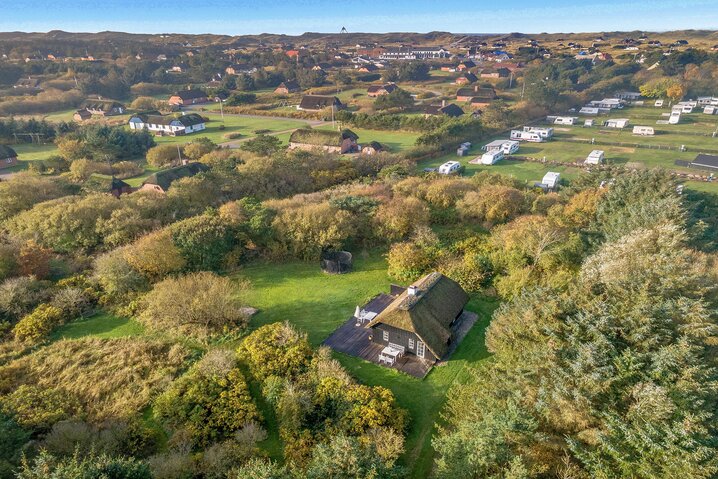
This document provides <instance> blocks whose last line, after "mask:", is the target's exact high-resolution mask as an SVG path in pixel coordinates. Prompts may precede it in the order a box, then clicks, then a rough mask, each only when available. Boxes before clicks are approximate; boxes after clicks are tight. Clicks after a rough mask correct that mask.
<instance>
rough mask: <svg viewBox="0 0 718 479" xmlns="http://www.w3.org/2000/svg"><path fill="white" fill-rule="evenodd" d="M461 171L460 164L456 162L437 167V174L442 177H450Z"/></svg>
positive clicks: (448, 162)
mask: <svg viewBox="0 0 718 479" xmlns="http://www.w3.org/2000/svg"><path fill="white" fill-rule="evenodd" d="M460 169H461V163H459V162H458V161H447V162H446V163H444V164H443V165H441V166H440V167H439V173H441V174H442V175H452V174H455V173H458V171H459V170H460Z"/></svg>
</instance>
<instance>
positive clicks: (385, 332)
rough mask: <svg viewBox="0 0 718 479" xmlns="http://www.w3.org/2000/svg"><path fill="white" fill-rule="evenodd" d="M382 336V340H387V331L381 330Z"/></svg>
mask: <svg viewBox="0 0 718 479" xmlns="http://www.w3.org/2000/svg"><path fill="white" fill-rule="evenodd" d="M382 338H384V341H389V331H382Z"/></svg>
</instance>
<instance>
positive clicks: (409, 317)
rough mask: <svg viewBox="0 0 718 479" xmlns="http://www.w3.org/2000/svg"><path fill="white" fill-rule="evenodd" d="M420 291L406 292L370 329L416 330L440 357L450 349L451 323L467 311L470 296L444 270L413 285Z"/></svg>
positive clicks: (372, 322) (398, 297)
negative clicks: (378, 326) (380, 325)
mask: <svg viewBox="0 0 718 479" xmlns="http://www.w3.org/2000/svg"><path fill="white" fill-rule="evenodd" d="M412 286H416V287H417V288H418V291H419V292H418V294H417V295H416V296H411V295H410V294H409V292H408V290H407V291H404V292H403V293H401V294H400V295H399V296H397V297H396V299H395V300H394V301H393V302H392V303H391V304H390V305H389V306H388V307H387V308H386V309H385V310H384V311H382V312H381V313H379V315H378V316H377V317H376V318H374V319H373V320H372V321H371V322H370V323H369V324H367V326H366V327H367V328H371V327H374V326H376V325H377V324H387V325H389V326H393V327H395V328H398V329H401V330H404V331H409V332H413V333H416V335H417V336H418V337H419V338H420V339H421V340H422V341H423V342H424V344H426V347H427V348H429V351H431V352H432V354H433V355H434V356H436V357H437V358H442V357H443V356H444V355H445V354H446V353H447V351H448V349H449V344H448V341H449V338H450V337H451V329H450V326H451V323H452V321H453V320H454V319H455V318H456V317H457V316H458V315H459V314H460V313H461V312H462V311H463V309H464V306H466V303H467V302H468V301H469V296H468V295H467V294H466V292H465V291H464V290H463V289H462V288H461V286H459V284H458V283H456V282H455V281H454V280H452V279H449V278H447V277H446V276H444V275H443V274H441V273H437V272H434V273H430V274H428V275H426V276H424V277H423V278H421V279H420V280H418V281H416V282H415V283H413V284H412Z"/></svg>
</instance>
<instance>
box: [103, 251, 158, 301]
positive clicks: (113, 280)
mask: <svg viewBox="0 0 718 479" xmlns="http://www.w3.org/2000/svg"><path fill="white" fill-rule="evenodd" d="M94 277H95V278H96V279H97V281H98V282H99V283H100V286H101V287H102V289H103V290H104V291H105V292H106V293H107V294H108V295H109V296H110V297H113V298H122V297H125V296H127V295H129V294H130V293H133V292H139V291H144V290H145V289H146V288H147V281H146V280H145V278H144V277H142V275H141V274H140V273H139V272H138V271H137V270H135V269H134V268H133V267H132V266H131V265H130V263H129V261H127V258H126V257H125V254H124V251H123V250H122V249H117V250H114V251H111V252H109V253H106V254H104V255H102V256H99V257H98V258H97V259H95V274H94Z"/></svg>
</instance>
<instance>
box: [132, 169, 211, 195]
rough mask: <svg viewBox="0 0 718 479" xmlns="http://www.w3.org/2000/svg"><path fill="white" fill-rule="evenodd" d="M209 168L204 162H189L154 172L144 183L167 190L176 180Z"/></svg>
mask: <svg viewBox="0 0 718 479" xmlns="http://www.w3.org/2000/svg"><path fill="white" fill-rule="evenodd" d="M207 170H209V167H207V166H206V165H204V164H202V163H188V164H186V165H182V166H177V167H175V168H169V169H167V170H162V171H158V172H157V173H153V174H151V175H150V176H148V177H147V179H146V180H145V181H144V182H142V184H143V185H146V184H150V185H157V186H159V187H160V188H162V190H164V191H167V190H168V189H169V187H170V185H172V183H173V182H174V181H175V180H179V179H180V178H187V177H190V176H194V175H196V174H197V173H201V172H203V171H207Z"/></svg>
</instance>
